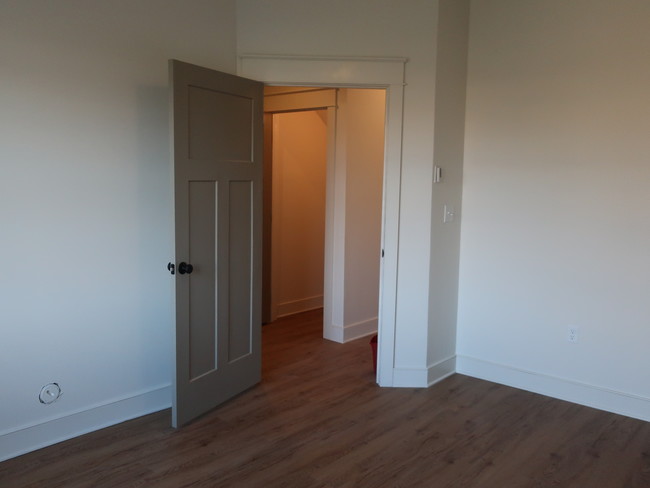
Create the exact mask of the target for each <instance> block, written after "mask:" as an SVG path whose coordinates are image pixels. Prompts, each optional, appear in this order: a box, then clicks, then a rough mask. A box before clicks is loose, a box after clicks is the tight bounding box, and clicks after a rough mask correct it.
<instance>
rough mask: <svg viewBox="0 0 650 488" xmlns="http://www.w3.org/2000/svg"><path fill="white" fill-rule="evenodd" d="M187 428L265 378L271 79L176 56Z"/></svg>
mask: <svg viewBox="0 0 650 488" xmlns="http://www.w3.org/2000/svg"><path fill="white" fill-rule="evenodd" d="M170 84H171V117H172V121H171V130H172V145H173V146H172V153H173V158H174V210H175V255H176V262H175V263H174V264H175V269H173V270H172V271H175V284H176V287H175V288H176V290H175V294H176V373H175V379H174V394H173V408H172V425H173V426H174V427H179V426H181V425H183V424H185V423H187V422H189V421H190V420H192V419H193V418H195V417H197V416H199V415H201V414H203V413H205V412H207V411H208V410H210V409H212V408H214V407H215V406H217V405H219V404H220V403H222V402H224V401H226V400H228V399H230V398H232V397H233V396H235V395H237V394H238V393H241V392H242V391H244V390H246V389H247V388H250V387H251V386H253V385H255V384H256V383H258V382H259V381H260V378H261V337H260V334H261V330H260V325H261V316H260V313H261V269H262V268H261V250H262V248H261V241H262V234H261V231H262V227H261V226H262V219H261V215H262V152H263V132H262V130H263V129H262V122H263V119H262V117H263V107H262V105H263V85H262V83H259V82H256V81H252V80H248V79H245V78H240V77H237V76H233V75H229V74H226V73H220V72H217V71H213V70H210V69H206V68H202V67H199V66H194V65H191V64H187V63H183V62H180V61H176V60H172V61H170Z"/></svg>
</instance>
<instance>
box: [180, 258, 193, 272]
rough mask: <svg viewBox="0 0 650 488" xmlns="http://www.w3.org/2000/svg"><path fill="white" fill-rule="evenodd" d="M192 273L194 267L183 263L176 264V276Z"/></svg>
mask: <svg viewBox="0 0 650 488" xmlns="http://www.w3.org/2000/svg"><path fill="white" fill-rule="evenodd" d="M192 271H194V266H192V265H191V264H189V263H186V262H185V261H182V262H180V263H179V264H178V274H185V273H187V274H192Z"/></svg>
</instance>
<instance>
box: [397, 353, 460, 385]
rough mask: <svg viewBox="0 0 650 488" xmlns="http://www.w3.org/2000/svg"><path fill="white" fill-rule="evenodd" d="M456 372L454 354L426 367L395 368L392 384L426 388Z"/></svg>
mask: <svg viewBox="0 0 650 488" xmlns="http://www.w3.org/2000/svg"><path fill="white" fill-rule="evenodd" d="M455 372H456V356H451V357H448V358H445V359H442V360H440V361H438V362H436V363H433V364H430V365H429V366H427V367H426V368H422V369H415V368H399V367H397V368H395V370H394V372H393V386H397V387H402V388H428V387H429V386H431V385H433V384H435V383H438V382H439V381H442V380H444V379H445V378H447V377H449V376H451V375H453V374H454V373H455Z"/></svg>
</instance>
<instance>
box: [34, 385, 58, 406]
mask: <svg viewBox="0 0 650 488" xmlns="http://www.w3.org/2000/svg"><path fill="white" fill-rule="evenodd" d="M62 393H63V392H62V391H61V387H60V386H59V384H58V383H48V384H47V385H45V386H44V387H43V388H41V392H40V393H39V395H38V400H39V401H40V402H41V403H43V404H44V405H49V404H50V403H54V402H55V401H57V400H58V399H59V398H60V397H61V394H62Z"/></svg>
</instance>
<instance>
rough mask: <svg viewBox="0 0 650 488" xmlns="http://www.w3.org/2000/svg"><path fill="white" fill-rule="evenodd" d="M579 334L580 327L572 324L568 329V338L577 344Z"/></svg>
mask: <svg viewBox="0 0 650 488" xmlns="http://www.w3.org/2000/svg"><path fill="white" fill-rule="evenodd" d="M579 336H580V334H579V329H578V328H577V327H576V326H574V325H570V326H569V328H568V330H567V337H566V340H567V341H569V342H572V343H573V344H577V343H578V340H579V338H580V337H579Z"/></svg>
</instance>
